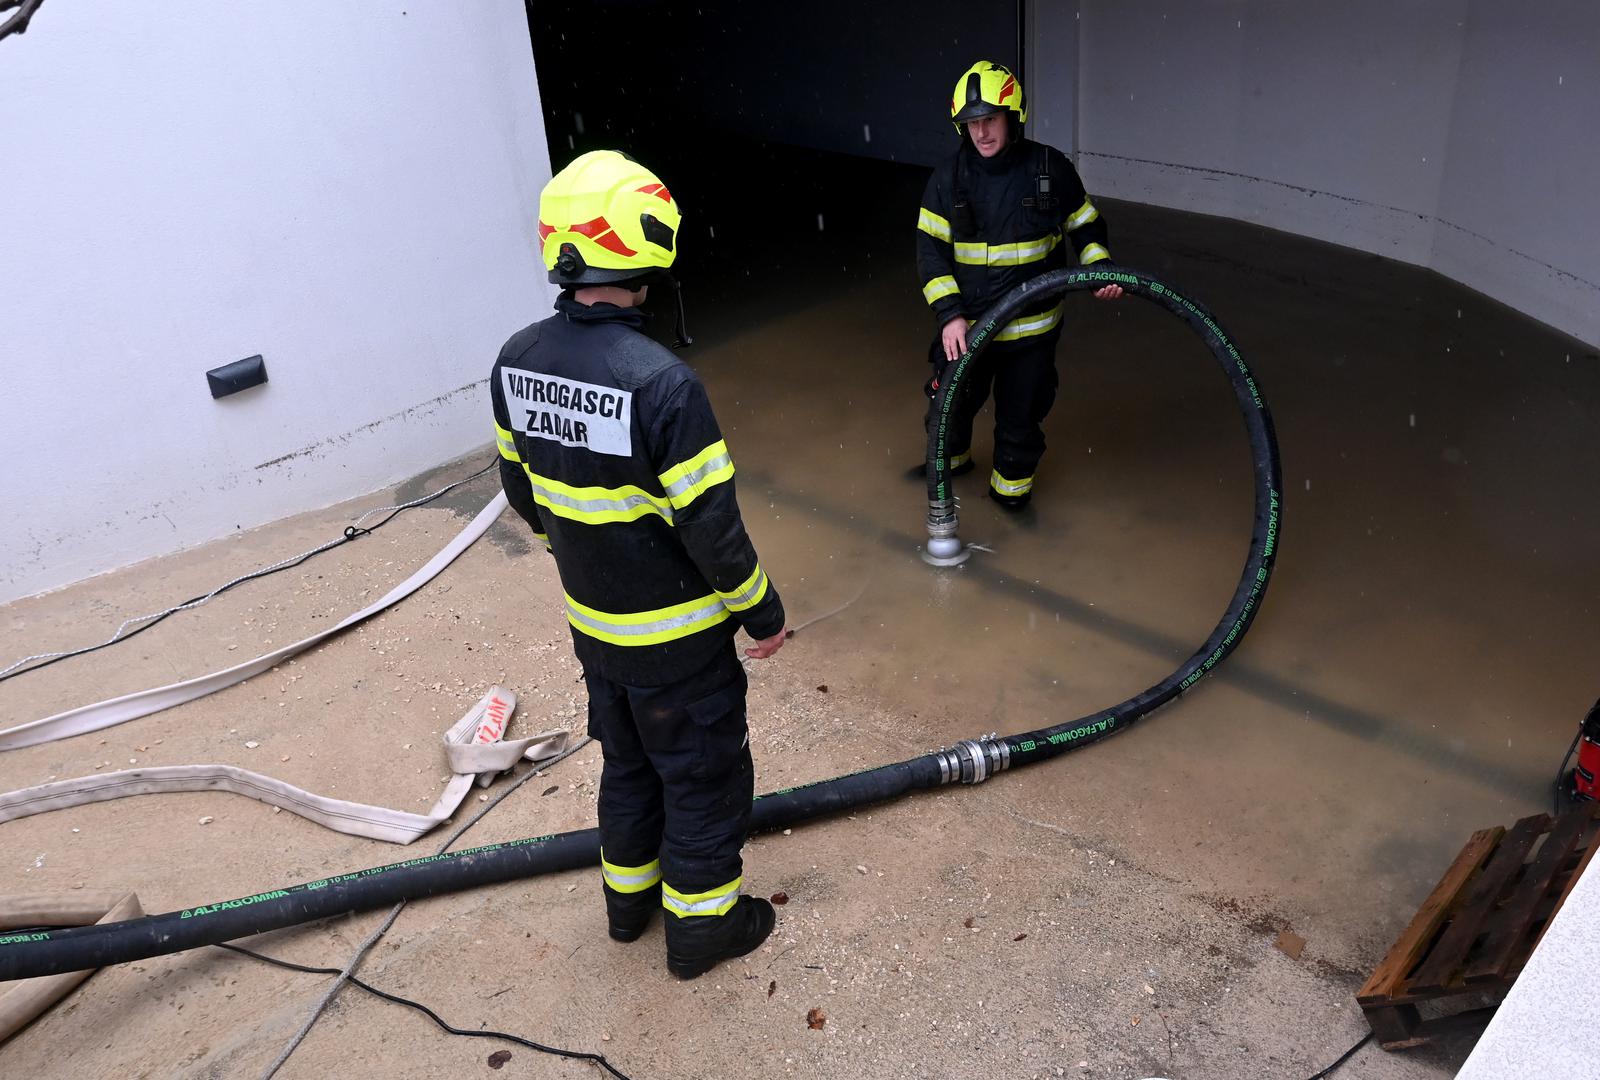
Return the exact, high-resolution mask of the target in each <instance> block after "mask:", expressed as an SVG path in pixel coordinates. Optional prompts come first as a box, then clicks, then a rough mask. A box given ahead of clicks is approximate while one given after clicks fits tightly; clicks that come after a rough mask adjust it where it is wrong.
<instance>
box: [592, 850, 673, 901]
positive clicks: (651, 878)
mask: <svg viewBox="0 0 1600 1080" xmlns="http://www.w3.org/2000/svg"><path fill="white" fill-rule="evenodd" d="M600 873H601V875H602V876H603V877H604V878H605V881H606V885H607V886H608V887H609V888H610V889H611V891H612V892H619V893H640V892H644V891H645V890H646V889H651V888H654V887H655V884H656V882H658V881H660V880H661V860H660V859H651V860H650V861H649V862H647V863H645V864H644V865H643V866H618V865H617V864H616V863H613V862H607V861H606V853H605V850H604V849H602V850H601V852H600Z"/></svg>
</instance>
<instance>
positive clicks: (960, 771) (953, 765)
mask: <svg viewBox="0 0 1600 1080" xmlns="http://www.w3.org/2000/svg"><path fill="white" fill-rule="evenodd" d="M1010 767H1011V747H1010V745H1008V744H1007V743H1006V742H1005V740H1003V739H997V738H995V737H994V736H993V735H986V736H984V737H983V738H982V739H962V740H961V741H960V742H958V743H956V744H955V745H954V746H952V747H950V748H949V749H948V750H940V751H939V782H940V783H941V784H952V783H955V782H957V781H960V782H961V783H963V784H981V783H983V782H984V781H985V780H987V779H989V777H991V776H993V775H994V774H995V773H999V772H1005V771H1006V770H1007V769H1008V768H1010Z"/></svg>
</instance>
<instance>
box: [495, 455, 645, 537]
mask: <svg viewBox="0 0 1600 1080" xmlns="http://www.w3.org/2000/svg"><path fill="white" fill-rule="evenodd" d="M522 471H523V472H524V473H526V474H527V476H528V484H529V486H530V487H531V488H532V490H533V501H534V502H536V503H538V504H539V505H540V506H542V507H544V508H545V509H546V510H549V511H550V512H551V513H552V514H554V515H556V516H557V517H564V518H567V519H568V520H570V521H581V522H583V523H584V524H586V525H605V524H607V523H609V522H614V521H637V520H639V519H640V518H642V517H644V516H645V515H647V514H659V515H660V516H661V517H662V518H663V519H664V520H665V521H666V523H667V524H668V525H670V524H672V506H671V504H670V503H668V502H667V501H666V500H664V499H662V498H660V497H659V496H656V495H652V494H650V492H648V491H646V490H644V489H643V488H639V487H634V486H633V485H631V484H630V485H627V486H625V487H619V488H603V487H573V486H572V485H570V484H563V483H562V482H561V481H559V480H552V479H551V478H550V477H548V476H540V475H539V474H538V473H536V472H534V471H533V470H532V469H530V468H528V466H527V465H526V464H524V465H523V466H522Z"/></svg>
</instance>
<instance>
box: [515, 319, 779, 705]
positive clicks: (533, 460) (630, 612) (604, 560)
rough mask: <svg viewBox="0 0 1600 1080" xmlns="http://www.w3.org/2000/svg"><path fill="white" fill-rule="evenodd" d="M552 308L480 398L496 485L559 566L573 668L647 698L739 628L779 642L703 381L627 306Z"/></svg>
mask: <svg viewBox="0 0 1600 1080" xmlns="http://www.w3.org/2000/svg"><path fill="white" fill-rule="evenodd" d="M556 311H557V314H556V315H554V316H552V317H551V318H549V319H545V320H544V321H542V322H538V323H535V324H533V325H532V326H530V327H527V328H526V329H524V330H523V331H521V332H520V333H518V334H517V335H515V336H514V337H512V338H511V340H510V341H508V342H507V343H506V345H505V348H503V349H502V350H501V352H500V358H499V359H498V360H497V361H496V362H495V366H494V371H493V373H492V374H491V377H490V380H489V396H490V400H491V402H492V404H493V408H494V426H495V444H496V446H497V447H498V448H499V452H500V478H501V483H502V485H503V486H504V488H505V490H506V497H507V499H508V500H509V501H510V503H511V505H512V506H513V507H514V508H515V509H516V510H517V512H518V513H520V514H521V515H522V517H523V518H524V519H525V520H526V521H527V522H528V524H529V525H530V526H531V527H532V529H533V531H534V535H535V536H537V537H538V538H539V539H540V540H541V541H543V542H544V543H545V544H546V545H547V547H548V548H549V549H550V551H551V553H552V554H554V555H555V559H556V565H557V567H558V569H559V571H560V574H561V584H562V588H563V590H564V592H565V599H566V614H567V621H568V623H569V624H570V626H571V628H572V637H573V643H574V648H575V650H576V652H577V654H578V659H579V660H580V661H581V662H582V663H583V665H584V668H585V669H586V670H592V671H594V672H596V673H597V674H600V675H603V676H604V677H606V678H608V679H611V680H613V681H615V682H619V683H623V684H625V685H632V686H659V685H664V684H666V683H669V682H673V681H675V680H677V679H679V678H683V677H685V676H687V675H689V674H691V673H692V672H694V671H696V670H698V669H699V668H701V667H703V666H704V665H705V664H706V663H707V662H709V660H710V659H711V657H712V655H713V653H714V652H715V651H716V649H718V648H719V647H721V646H722V643H723V642H724V641H725V640H726V639H727V637H728V636H729V635H731V634H732V633H733V632H734V630H735V629H736V628H737V627H739V626H741V625H742V626H744V628H745V629H746V630H747V631H748V632H749V633H750V635H751V636H752V637H755V638H758V639H759V638H766V637H771V636H772V635H773V634H776V633H777V632H778V631H779V630H781V629H782V628H783V623H784V613H783V602H782V601H781V600H780V599H779V598H778V593H777V590H776V589H775V588H773V587H772V584H771V582H770V581H768V579H767V575H766V572H765V571H764V570H763V569H762V568H761V565H760V563H759V562H758V561H757V559H756V553H755V548H754V547H753V546H752V545H751V543H750V539H749V536H748V535H747V534H746V532H745V528H744V522H743V520H742V519H741V518H740V516H739V506H738V502H737V499H736V498H735V494H734V463H733V457H732V455H731V454H730V453H729V451H728V445H727V443H726V442H725V441H724V440H723V438H722V433H721V431H720V430H719V429H718V427H717V421H716V417H715V416H714V415H712V412H711V403H710V401H709V399H708V398H707V397H706V392H705V388H704V387H703V386H702V385H701V384H700V381H699V379H697V378H696V377H695V374H694V372H693V371H692V370H690V368H689V367H688V365H686V364H684V363H683V362H682V361H681V360H679V359H678V358H677V357H676V356H674V355H673V354H672V353H671V352H670V351H668V350H667V349H665V348H663V347H662V346H660V345H658V344H656V343H655V342H654V341H652V340H650V339H649V338H647V337H645V336H644V335H643V334H641V333H639V332H638V329H637V328H638V326H639V325H640V324H641V322H642V315H641V313H640V312H638V311H637V310H636V309H633V308H626V309H624V308H617V307H614V306H612V305H609V304H597V305H595V306H593V307H586V306H584V305H582V304H578V303H577V302H576V301H574V300H573V299H572V298H571V296H570V295H569V294H563V295H562V297H561V299H560V300H558V301H557V303H556Z"/></svg>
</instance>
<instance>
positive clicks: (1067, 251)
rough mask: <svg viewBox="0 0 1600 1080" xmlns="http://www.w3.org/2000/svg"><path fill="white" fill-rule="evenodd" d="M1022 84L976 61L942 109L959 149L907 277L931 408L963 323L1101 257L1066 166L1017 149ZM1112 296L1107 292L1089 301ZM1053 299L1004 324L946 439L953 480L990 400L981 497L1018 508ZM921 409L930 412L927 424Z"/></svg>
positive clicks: (1033, 448) (1048, 384) (1046, 392)
mask: <svg viewBox="0 0 1600 1080" xmlns="http://www.w3.org/2000/svg"><path fill="white" fill-rule="evenodd" d="M1027 119H1028V107H1027V101H1026V99H1025V98H1024V97H1023V93H1022V84H1021V83H1020V82H1019V81H1018V80H1017V78H1016V76H1015V75H1013V74H1012V73H1011V71H1010V70H1009V69H1007V68H1006V67H1004V66H1002V65H1000V64H996V63H991V62H990V61H987V60H980V61H979V62H978V63H976V64H973V65H972V67H970V68H968V69H967V70H966V71H965V72H963V73H962V75H961V78H960V79H959V80H958V81H957V82H956V86H955V91H954V93H953V94H952V95H951V100H950V120H951V122H952V123H953V124H954V125H955V128H956V131H957V133H958V134H960V135H961V147H960V149H959V150H958V151H957V152H956V153H954V154H952V155H951V156H950V157H949V158H948V159H947V160H945V161H944V162H942V163H941V164H940V165H939V166H938V168H936V169H935V170H934V173H933V176H932V177H931V178H930V179H929V180H928V187H927V190H926V192H925V193H924V194H923V196H922V207H921V212H920V213H919V214H918V216H917V276H918V278H919V279H920V281H921V284H922V296H923V298H924V299H925V300H927V302H928V306H929V307H930V308H932V310H933V317H934V321H935V322H936V323H937V324H938V327H939V329H938V332H937V333H936V334H935V336H934V340H933V345H932V347H931V348H930V349H929V352H928V361H929V363H930V364H932V365H933V375H932V377H931V378H929V380H928V383H927V385H926V386H925V387H924V389H925V391H926V392H927V394H928V396H929V398H930V399H931V398H932V397H933V396H934V395H935V394H936V393H937V392H938V387H939V376H940V375H941V374H942V373H943V371H944V368H945V365H946V364H948V363H949V362H951V361H953V360H955V359H956V358H957V357H959V356H960V355H961V354H962V353H963V352H965V351H966V348H967V328H968V326H969V325H970V324H971V321H972V320H973V319H975V318H977V317H978V316H979V315H982V314H983V312H984V311H985V310H986V309H987V308H988V307H989V306H990V305H992V304H993V303H994V302H995V301H997V300H999V299H1000V298H1001V297H1002V296H1004V295H1005V294H1006V293H1007V292H1008V291H1010V290H1011V289H1012V288H1013V287H1014V286H1016V285H1018V284H1020V283H1022V282H1024V281H1027V280H1029V279H1030V278H1035V277H1038V276H1039V275H1040V274H1043V273H1044V272H1046V271H1047V270H1056V269H1059V268H1061V267H1063V266H1066V265H1068V264H1069V260H1070V261H1071V263H1072V264H1074V265H1079V264H1081V265H1084V266H1087V265H1089V264H1090V263H1095V262H1100V261H1101V260H1104V259H1109V258H1110V257H1111V252H1110V251H1109V249H1108V247H1107V245H1108V243H1109V241H1108V239H1107V233H1106V223H1105V220H1104V219H1103V218H1102V217H1101V216H1100V211H1099V209H1098V208H1096V206H1095V205H1094V202H1093V200H1091V199H1090V198H1089V196H1088V194H1087V193H1086V192H1085V191H1084V189H1083V181H1082V180H1080V179H1079V178H1078V171H1077V170H1076V169H1074V168H1073V167H1072V162H1070V161H1068V160H1067V158H1066V156H1065V155H1063V154H1062V153H1061V152H1060V151H1059V150H1056V149H1055V148H1054V147H1051V146H1045V145H1044V144H1042V143H1036V142H1034V141H1032V140H1031V139H1026V138H1023V135H1022V124H1023V123H1024V122H1025V121H1026V120H1027ZM1095 295H1096V296H1098V297H1100V298H1101V299H1107V300H1109V299H1115V298H1117V297H1119V296H1121V295H1122V288H1121V286H1118V285H1108V286H1106V287H1105V288H1103V289H1100V290H1098V291H1097V292H1096V293H1095ZM1061 311H1062V304H1061V301H1060V299H1059V298H1058V299H1056V300H1053V301H1046V302H1044V303H1042V304H1039V305H1037V306H1036V307H1032V308H1028V309H1026V310H1024V311H1022V312H1021V313H1020V314H1018V315H1017V317H1016V318H1014V319H1012V320H1011V321H1010V322H1009V323H1007V324H1006V325H1005V326H1004V327H1003V328H1002V329H1001V330H1000V332H999V333H998V334H997V335H996V336H995V337H994V338H993V339H992V342H991V344H990V345H989V346H988V347H987V348H986V349H985V350H984V352H983V354H982V356H980V357H979V359H978V362H977V364H976V366H975V367H973V368H972V369H971V370H970V371H969V372H968V374H967V375H966V376H965V377H964V382H963V386H964V388H965V392H964V393H963V395H962V396H963V400H962V401H959V402H957V403H956V406H955V409H954V411H953V414H952V419H953V427H952V429H951V432H950V436H949V443H948V445H949V448H950V452H951V453H950V462H949V468H950V471H951V472H952V473H955V474H959V473H963V472H968V471H970V470H971V469H972V467H973V462H972V451H971V443H972V421H973V417H974V416H975V415H976V414H977V412H978V410H979V409H980V408H982V407H983V403H984V401H985V400H987V399H988V397H989V390H990V386H991V384H992V385H993V388H994V411H995V431H994V467H993V471H992V472H991V473H990V475H989V497H990V498H991V499H993V500H994V501H995V502H996V503H998V504H999V505H1001V506H1003V507H1006V508H1007V509H1018V508H1020V507H1022V506H1025V505H1026V504H1027V502H1028V500H1029V499H1030V498H1031V497H1032V494H1033V477H1034V471H1035V469H1036V468H1037V467H1038V464H1039V459H1040V458H1041V457H1042V456H1043V454H1044V431H1043V430H1042V429H1041V427H1040V425H1041V424H1042V423H1043V421H1044V418H1045V416H1046V415H1047V414H1048V413H1049V412H1050V406H1051V405H1052V404H1054V402H1055V394H1056V367H1055V351H1056V343H1057V342H1058V341H1059V340H1060V338H1061ZM931 420H932V407H931V405H930V408H929V421H930V422H931Z"/></svg>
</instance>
